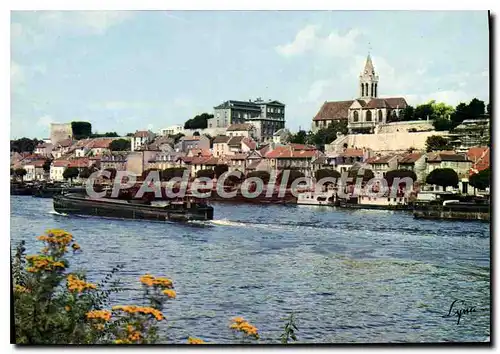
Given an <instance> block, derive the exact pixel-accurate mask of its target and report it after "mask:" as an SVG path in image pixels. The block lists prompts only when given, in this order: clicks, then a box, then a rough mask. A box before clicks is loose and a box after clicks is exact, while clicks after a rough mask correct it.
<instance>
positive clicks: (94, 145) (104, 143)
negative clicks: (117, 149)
mask: <svg viewBox="0 0 500 354" xmlns="http://www.w3.org/2000/svg"><path fill="white" fill-rule="evenodd" d="M113 140H114V139H111V138H108V139H99V138H97V139H93V140H92V141H91V142H90V144H89V145H87V147H88V148H89V149H98V148H101V149H107V148H109V144H111V142H112V141H113Z"/></svg>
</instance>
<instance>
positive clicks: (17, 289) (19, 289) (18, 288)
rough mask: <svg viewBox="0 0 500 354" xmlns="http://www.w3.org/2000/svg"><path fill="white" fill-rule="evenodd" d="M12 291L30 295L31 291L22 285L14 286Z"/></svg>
mask: <svg viewBox="0 0 500 354" xmlns="http://www.w3.org/2000/svg"><path fill="white" fill-rule="evenodd" d="M14 291H15V292H18V293H30V292H31V290H29V289H28V288H26V287H24V286H22V285H19V284H16V286H15V287H14Z"/></svg>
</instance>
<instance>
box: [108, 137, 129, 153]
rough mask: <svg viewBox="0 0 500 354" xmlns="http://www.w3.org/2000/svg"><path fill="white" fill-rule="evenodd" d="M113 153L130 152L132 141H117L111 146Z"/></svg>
mask: <svg viewBox="0 0 500 354" xmlns="http://www.w3.org/2000/svg"><path fill="white" fill-rule="evenodd" d="M109 149H110V150H111V151H130V140H127V139H116V140H113V141H112V142H111V143H110V144H109Z"/></svg>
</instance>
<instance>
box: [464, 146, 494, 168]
mask: <svg viewBox="0 0 500 354" xmlns="http://www.w3.org/2000/svg"><path fill="white" fill-rule="evenodd" d="M467 157H468V159H469V160H470V161H471V162H472V166H471V169H470V175H473V174H476V173H478V172H480V171H482V170H485V169H487V168H489V167H490V148H489V147H472V148H470V149H469V150H467Z"/></svg>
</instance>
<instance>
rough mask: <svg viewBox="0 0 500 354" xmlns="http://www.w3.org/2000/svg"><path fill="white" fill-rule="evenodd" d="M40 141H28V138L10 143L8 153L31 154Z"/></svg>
mask: <svg viewBox="0 0 500 354" xmlns="http://www.w3.org/2000/svg"><path fill="white" fill-rule="evenodd" d="M40 142H41V141H40V140H37V139H29V138H21V139H17V140H11V141H10V151H11V152H19V153H21V152H29V153H30V154H31V153H33V151H34V150H35V147H36V146H37V145H38V144H39V143H40Z"/></svg>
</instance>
